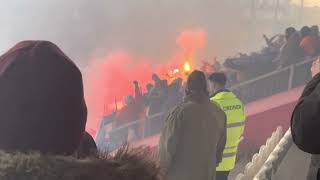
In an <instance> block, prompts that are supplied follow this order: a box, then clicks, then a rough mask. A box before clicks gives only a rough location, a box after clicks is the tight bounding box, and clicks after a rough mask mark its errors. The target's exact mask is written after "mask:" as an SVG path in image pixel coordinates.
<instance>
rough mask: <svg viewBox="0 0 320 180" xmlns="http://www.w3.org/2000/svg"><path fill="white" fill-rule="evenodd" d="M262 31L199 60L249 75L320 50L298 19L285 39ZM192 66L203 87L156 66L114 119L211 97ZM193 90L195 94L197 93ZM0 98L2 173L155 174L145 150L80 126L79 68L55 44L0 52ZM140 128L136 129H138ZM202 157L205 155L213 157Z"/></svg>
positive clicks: (148, 177)
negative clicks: (227, 55) (258, 37)
mask: <svg viewBox="0 0 320 180" xmlns="http://www.w3.org/2000/svg"><path fill="white" fill-rule="evenodd" d="M264 38H265V40H266V42H267V45H268V46H267V47H265V48H264V49H263V50H262V51H261V52H260V53H252V54H250V55H244V54H242V55H240V57H239V58H233V59H227V60H226V61H225V63H224V66H225V67H221V65H220V64H219V62H218V61H216V60H215V62H214V63H213V64H210V63H204V64H205V66H206V67H203V68H205V69H209V70H208V72H209V71H221V70H225V69H226V68H227V69H228V68H230V69H233V70H235V71H238V72H241V73H248V72H250V73H248V74H250V76H249V77H251V78H252V77H253V76H252V74H256V75H257V73H258V72H257V70H259V71H261V72H259V73H258V74H259V75H260V74H263V73H267V72H271V71H272V70H276V69H282V68H285V67H287V66H289V65H292V64H295V63H299V62H301V61H303V60H304V59H306V58H312V57H315V56H318V55H319V54H320V37H319V28H318V27H317V26H312V27H311V28H309V27H303V28H302V29H301V31H296V30H295V29H294V28H288V29H287V30H286V32H285V41H284V40H283V36H282V35H278V36H276V37H273V38H270V39H269V38H268V37H266V36H265V37H264ZM268 65H269V66H268ZM264 68H265V69H264ZM260 69H264V70H263V71H262V70H260ZM225 71H226V74H228V73H229V71H228V70H225ZM196 73H198V74H201V76H200V75H198V78H199V77H200V78H201V79H202V81H201V84H202V86H201V87H202V89H199V87H200V86H198V85H197V84H199V83H200V81H197V80H192V77H191V80H192V81H191V80H189V83H187V84H188V88H187V90H186V91H185V90H184V85H183V80H182V79H179V78H178V79H176V80H174V81H173V82H172V83H170V84H168V82H167V80H164V79H160V78H159V76H157V75H156V74H154V75H153V77H152V79H153V81H154V82H153V84H148V85H147V89H148V91H147V92H146V93H143V92H141V89H140V87H139V83H138V81H135V82H134V87H135V95H134V96H128V97H126V106H125V107H124V108H122V109H121V110H120V111H119V112H117V113H116V115H115V119H114V123H115V127H121V126H123V125H125V124H127V123H130V122H133V121H136V120H139V119H140V118H141V117H142V118H143V117H150V116H154V115H157V114H158V113H164V114H166V113H167V112H168V111H170V110H171V109H172V108H173V107H175V106H176V105H177V104H180V102H182V100H183V96H184V94H185V92H187V93H186V94H191V95H195V94H194V92H196V91H199V92H200V93H202V94H201V101H208V102H209V99H206V98H207V97H209V96H208V94H207V93H206V91H207V90H206V80H205V79H206V78H205V75H202V74H203V73H202V72H200V71H197V72H196ZM189 78H190V77H189ZM198 78H195V79H198ZM246 79H248V78H246ZM236 80H237V81H241V79H236ZM317 80H318V79H317ZM317 82H318V81H317ZM235 83H236V82H235ZM309 90H310V89H309ZM204 95H205V96H204ZM312 97H313V96H311V99H310V100H313V98H312ZM194 98H195V99H197V100H198V97H197V96H194ZM0 99H1V101H0V149H1V151H0V172H1V173H0V179H16V180H20V179H21V180H22V179H23V180H31V179H52V180H58V179H59V180H60V179H66V180H67V179H97V180H100V179H101V180H102V179H112V180H113V179H121V180H130V179H145V180H157V179H160V168H159V166H158V165H157V163H156V162H154V161H152V160H150V159H149V156H148V154H150V153H149V152H147V151H145V150H135V151H131V150H129V149H128V148H126V147H124V148H123V149H122V150H120V151H118V153H117V154H116V155H114V156H110V155H108V154H100V153H99V151H98V150H97V146H96V144H95V142H94V141H93V139H92V137H91V136H90V135H89V134H88V133H86V132H85V126H86V121H87V108H86V103H85V100H84V93H83V82H82V74H81V72H80V70H79V69H78V67H77V66H76V65H75V64H74V63H73V62H72V61H71V60H70V59H69V58H68V57H67V56H66V55H65V54H64V53H63V52H62V51H61V50H60V49H59V48H58V47H57V46H56V45H55V44H53V43H50V42H47V41H24V42H21V43H18V44H17V45H16V46H14V47H13V48H11V49H10V50H9V51H7V52H6V53H5V54H4V55H2V56H1V57H0ZM186 107H187V108H188V104H187V105H186ZM198 110H199V112H202V111H200V110H203V109H201V108H198ZM207 110H208V109H207ZM205 112H208V111H205ZM190 113H191V114H192V111H191V112H190ZM201 114H203V113H201ZM307 114H308V113H307ZM299 117H300V116H299ZM310 122H311V121H310ZM311 125H312V123H311ZM191 127H192V126H191ZM210 127H211V126H210ZM303 127H304V126H303ZM139 128H140V127H138V128H137V129H135V130H134V131H135V132H134V134H139V133H137V132H140V131H141V130H140V129H139ZM142 128H143V127H142ZM207 129H208V128H207ZM299 132H302V131H299ZM126 136H129V130H127V135H126ZM306 137H309V136H306ZM310 137H311V136H310ZM317 137H318V136H316V138H317ZM312 139H313V138H312ZM296 140H297V139H296ZM196 148H198V147H196ZM203 150H206V148H204V149H203ZM310 152H312V151H310ZM317 153H318V151H317ZM195 157H196V156H195ZM84 158H85V160H83V159H84ZM202 159H203V160H206V161H208V159H210V157H207V156H206V157H205V158H202ZM190 164H191V163H190ZM207 170H209V169H206V171H207ZM200 174H201V173H200Z"/></svg>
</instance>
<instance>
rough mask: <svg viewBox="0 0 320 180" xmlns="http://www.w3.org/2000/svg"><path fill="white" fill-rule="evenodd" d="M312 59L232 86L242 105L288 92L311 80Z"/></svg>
mask: <svg viewBox="0 0 320 180" xmlns="http://www.w3.org/2000/svg"><path fill="white" fill-rule="evenodd" d="M312 61H314V59H308V60H305V61H303V62H301V63H297V64H294V65H291V66H288V67H286V68H283V69H281V70H277V71H273V72H270V73H268V74H265V75H262V76H259V77H257V78H255V79H252V80H249V81H246V82H243V83H240V84H238V85H235V86H232V87H231V88H230V89H231V90H232V91H233V92H235V93H236V94H237V95H238V96H239V97H240V98H241V100H242V101H243V102H244V103H249V102H252V101H255V100H257V99H261V98H264V97H268V96H271V95H273V94H276V93H280V92H284V91H288V90H290V89H292V88H295V87H298V86H301V85H304V84H305V83H307V82H308V81H309V80H311V72H310V67H311V63H312Z"/></svg>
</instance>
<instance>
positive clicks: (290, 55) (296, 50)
mask: <svg viewBox="0 0 320 180" xmlns="http://www.w3.org/2000/svg"><path fill="white" fill-rule="evenodd" d="M285 36H286V44H285V45H284V46H283V47H282V49H281V52H280V55H279V57H278V58H277V59H276V61H277V63H278V69H281V68H283V67H286V66H289V65H291V64H295V63H297V62H299V61H301V60H302V59H303V57H304V54H303V50H302V49H301V47H300V42H301V37H300V34H299V32H297V31H296V29H295V28H293V27H290V28H287V29H286V31H285Z"/></svg>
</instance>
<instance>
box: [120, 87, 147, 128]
mask: <svg viewBox="0 0 320 180" xmlns="http://www.w3.org/2000/svg"><path fill="white" fill-rule="evenodd" d="M133 84H134V88H135V97H133V96H132V95H128V96H127V97H125V99H124V102H125V106H124V107H123V108H122V109H121V110H120V111H119V112H118V113H117V115H116V117H115V127H120V126H123V125H124V124H128V123H130V122H133V121H137V120H139V119H141V118H142V114H143V112H144V108H145V106H144V102H143V96H142V93H141V91H140V88H139V83H138V81H134V82H133Z"/></svg>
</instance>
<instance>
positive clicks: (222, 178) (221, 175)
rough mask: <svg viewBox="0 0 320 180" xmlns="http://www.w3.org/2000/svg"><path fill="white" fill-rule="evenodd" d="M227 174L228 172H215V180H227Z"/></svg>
mask: <svg viewBox="0 0 320 180" xmlns="http://www.w3.org/2000/svg"><path fill="white" fill-rule="evenodd" d="M229 174H230V171H217V172H216V180H228V176H229Z"/></svg>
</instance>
